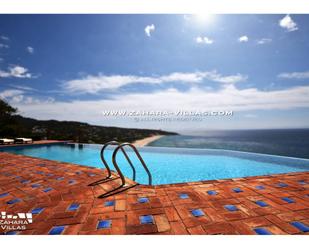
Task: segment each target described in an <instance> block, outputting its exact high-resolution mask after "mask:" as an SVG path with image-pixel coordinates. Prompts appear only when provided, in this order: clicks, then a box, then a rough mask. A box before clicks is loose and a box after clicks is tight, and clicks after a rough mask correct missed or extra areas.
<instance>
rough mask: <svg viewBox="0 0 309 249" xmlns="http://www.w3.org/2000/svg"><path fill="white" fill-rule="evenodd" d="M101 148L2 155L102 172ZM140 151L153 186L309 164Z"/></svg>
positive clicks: (124, 166)
mask: <svg viewBox="0 0 309 249" xmlns="http://www.w3.org/2000/svg"><path fill="white" fill-rule="evenodd" d="M101 147H102V146H101V145H84V146H83V148H79V147H78V146H77V145H76V146H75V145H66V144H57V145H33V146H17V147H7V148H0V151H7V152H11V153H16V154H22V155H27V156H33V157H39V158H44V159H50V160H57V161H62V162H68V163H75V164H79V165H85V166H91V167H96V168H103V164H102V162H101V159H100V149H101ZM109 148H110V149H107V150H106V151H105V153H104V154H105V156H106V159H107V162H108V163H109V165H110V167H111V169H113V170H114V167H113V164H112V162H111V157H112V152H113V149H114V148H112V147H109ZM126 151H127V153H128V155H129V157H130V159H131V160H132V162H133V164H134V165H135V166H136V176H137V177H136V181H137V182H139V183H143V184H147V183H148V177H147V174H146V173H145V171H144V169H143V167H142V165H141V164H140V162H139V161H138V159H137V157H136V155H135V154H134V153H133V152H132V151H131V149H130V148H127V149H126ZM139 151H140V153H141V155H142V157H143V159H144V161H145V162H146V164H147V166H148V168H149V170H150V172H151V174H152V178H153V179H152V180H153V184H154V185H158V184H169V183H181V182H192V181H200V180H215V179H226V178H237V177H246V176H258V175H269V174H278V173H288V172H304V171H309V160H307V159H299V158H289V157H282V156H272V155H263V154H256V153H246V152H237V151H227V150H211V149H187V148H186V149H183V148H182V149H180V148H161V147H144V148H140V149H139ZM117 162H118V164H119V166H120V168H121V170H122V172H123V174H124V175H125V176H126V177H128V178H131V179H132V170H131V168H130V167H129V164H128V163H127V161H126V160H125V158H124V156H123V155H122V153H121V151H119V153H118V154H117Z"/></svg>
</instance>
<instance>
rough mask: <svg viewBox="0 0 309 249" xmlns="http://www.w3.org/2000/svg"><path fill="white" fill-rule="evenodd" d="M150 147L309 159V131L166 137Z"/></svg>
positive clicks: (209, 133) (210, 133)
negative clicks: (241, 152)
mask: <svg viewBox="0 0 309 249" xmlns="http://www.w3.org/2000/svg"><path fill="white" fill-rule="evenodd" d="M148 146H158V147H181V148H207V149H224V150H237V151H246V152H256V153H263V154H272V155H281V156H288V157H298V158H307V159H309V129H276V130H230V131H206V132H205V134H202V135H199V136H187V135H175V136H164V137H162V138H160V139H158V140H156V141H154V142H152V143H150V144H148Z"/></svg>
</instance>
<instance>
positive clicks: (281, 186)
mask: <svg viewBox="0 0 309 249" xmlns="http://www.w3.org/2000/svg"><path fill="white" fill-rule="evenodd" d="M277 186H278V187H280V188H284V187H287V186H288V185H287V184H286V183H283V182H279V183H278V184H277Z"/></svg>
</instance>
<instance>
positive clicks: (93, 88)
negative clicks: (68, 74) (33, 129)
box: [62, 71, 248, 94]
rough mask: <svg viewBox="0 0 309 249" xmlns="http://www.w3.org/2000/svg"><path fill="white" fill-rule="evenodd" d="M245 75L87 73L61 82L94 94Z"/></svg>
mask: <svg viewBox="0 0 309 249" xmlns="http://www.w3.org/2000/svg"><path fill="white" fill-rule="evenodd" d="M247 78H248V77H247V76H246V75H241V74H235V75H228V76H223V75H221V74H219V73H217V71H205V72H194V73H182V72H174V73H171V74H168V75H162V76H156V77H154V76H153V77H142V76H136V75H111V76H107V75H103V74H99V75H97V76H93V75H88V76H86V77H83V78H81V79H73V80H69V81H66V82H64V83H63V85H62V87H63V88H64V89H65V90H66V91H68V92H71V93H91V94H95V93H98V92H100V91H102V90H107V89H108V90H115V89H118V88H120V87H122V86H125V85H129V84H132V83H144V84H163V83H168V82H184V83H188V84H192V83H202V82H203V80H210V81H214V82H219V83H223V84H234V83H238V82H242V81H245V80H247Z"/></svg>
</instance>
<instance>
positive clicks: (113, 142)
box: [100, 141, 136, 181]
mask: <svg viewBox="0 0 309 249" xmlns="http://www.w3.org/2000/svg"><path fill="white" fill-rule="evenodd" d="M109 145H118V147H119V146H120V143H119V142H117V141H110V142H107V143H105V144H104V145H103V147H102V149H101V152H100V156H101V160H102V162H103V164H104V165H105V168H106V169H107V172H108V176H107V177H106V179H108V178H111V176H112V172H111V169H110V167H109V166H108V163H107V162H106V160H105V158H104V150H105V149H106V148H107V147H108V146H109ZM118 147H117V148H118ZM121 151H122V153H123V154H124V156H125V158H126V159H127V161H128V163H129V165H130V167H131V168H132V171H133V180H134V181H135V177H136V171H135V168H134V166H133V164H132V162H131V160H130V158H129V157H128V155H127V153H126V152H125V150H124V149H123V148H121ZM115 169H116V170H117V172H118V174H119V175H120V177H121V176H122V177H123V174H122V172H121V170H120V169H119V167H115Z"/></svg>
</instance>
